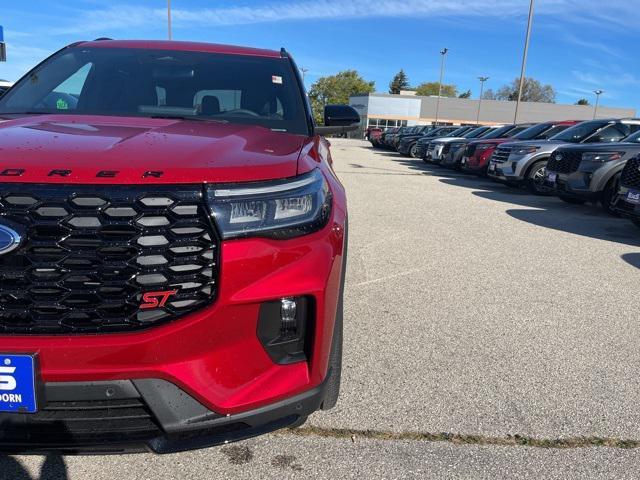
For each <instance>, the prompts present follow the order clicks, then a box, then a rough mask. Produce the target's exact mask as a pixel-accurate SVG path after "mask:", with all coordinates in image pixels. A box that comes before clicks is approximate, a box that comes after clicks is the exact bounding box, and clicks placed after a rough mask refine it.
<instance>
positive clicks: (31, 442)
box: [0, 379, 327, 454]
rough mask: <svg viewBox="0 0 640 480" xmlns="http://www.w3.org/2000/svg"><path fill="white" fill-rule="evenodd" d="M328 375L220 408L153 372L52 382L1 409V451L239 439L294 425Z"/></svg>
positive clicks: (161, 447) (100, 449)
mask: <svg viewBox="0 0 640 480" xmlns="http://www.w3.org/2000/svg"><path fill="white" fill-rule="evenodd" d="M326 386H327V381H326V380H325V381H324V382H323V383H322V384H320V385H319V386H317V387H315V388H312V389H310V390H308V391H305V392H303V393H301V394H298V395H296V396H294V397H291V398H288V399H286V400H282V401H280V402H276V403H273V404H271V405H269V406H266V407H262V408H257V409H254V410H251V411H247V412H243V413H239V414H234V415H221V414H219V413H217V412H213V411H211V410H209V409H207V408H206V407H205V406H203V405H202V404H201V403H200V402H198V401H197V400H196V399H194V398H193V397H191V396H190V395H188V394H187V393H186V392H184V391H183V390H181V389H180V388H178V387H177V386H176V385H174V384H172V383H169V382H166V381H163V380H156V379H139V380H132V381H130V380H121V381H112V382H91V383H86V382H85V383H83V382H80V383H49V384H46V385H45V386H44V387H43V391H44V397H45V398H46V401H45V402H43V409H42V410H41V411H40V412H38V413H36V414H31V415H29V414H0V451H1V452H5V453H13V454H17V453H29V454H34V453H45V452H51V451H57V452H58V453H61V454H79V453H93V454H96V453H124V452H143V451H151V452H155V453H173V452H179V451H184V450H193V449H197V448H205V447H211V446H215V445H220V444H224V443H227V442H232V441H237V440H242V439H245V438H249V437H253V436H256V435H261V434H264V433H267V432H270V431H274V430H278V429H280V428H284V427H287V426H290V425H292V424H293V423H295V422H296V421H297V420H298V419H300V418H304V417H307V416H308V415H309V414H311V413H313V412H314V411H315V410H317V409H318V408H320V406H321V405H322V401H323V400H324V397H325V390H326Z"/></svg>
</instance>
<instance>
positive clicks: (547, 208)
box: [375, 151, 640, 268]
mask: <svg viewBox="0 0 640 480" xmlns="http://www.w3.org/2000/svg"><path fill="white" fill-rule="evenodd" d="M375 153H378V154H380V155H384V156H385V157H386V158H388V159H390V160H392V161H393V162H396V163H399V164H401V165H405V166H407V167H408V168H410V169H412V170H416V171H421V172H422V173H424V174H425V175H431V176H436V177H442V178H441V179H440V182H442V183H444V184H446V185H451V186H454V187H461V188H468V189H471V190H473V192H472V194H473V195H476V196H477V197H480V198H485V199H487V200H493V201H496V202H502V203H508V204H511V205H514V206H521V207H528V208H533V209H535V210H516V209H512V210H507V212H506V213H507V214H508V215H509V216H511V217H513V218H515V219H517V220H520V221H523V222H527V223H530V224H533V225H537V226H540V227H545V228H550V229H552V230H558V231H562V232H567V233H572V234H574V235H581V236H584V237H589V238H595V239H598V240H606V241H609V242H616V243H620V244H623V245H630V246H640V232H639V231H638V228H637V227H635V226H634V225H633V224H631V223H630V222H628V221H626V220H624V219H619V218H614V217H611V216H609V215H608V214H606V213H605V212H604V211H603V210H602V209H601V208H600V207H599V206H595V205H589V204H587V205H569V204H566V203H564V202H562V201H561V200H560V199H558V198H556V197H554V196H552V195H550V196H539V195H533V194H531V193H529V192H528V191H527V190H525V189H524V188H517V187H510V186H508V185H504V184H502V183H500V182H494V181H492V180H491V179H487V178H482V177H477V176H475V175H472V174H467V173H464V172H458V171H454V170H451V169H448V168H445V167H441V166H439V165H435V164H431V163H425V162H423V161H422V160H420V159H413V158H407V157H404V156H402V155H400V154H398V153H395V152H388V151H375ZM622 258H623V260H624V261H626V262H627V263H629V264H630V265H633V266H634V267H636V268H640V253H638V254H635V253H634V254H628V255H624V256H623V257H622Z"/></svg>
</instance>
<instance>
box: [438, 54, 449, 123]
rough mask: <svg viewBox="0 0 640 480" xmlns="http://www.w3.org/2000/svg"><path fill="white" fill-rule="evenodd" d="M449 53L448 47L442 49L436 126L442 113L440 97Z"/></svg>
mask: <svg viewBox="0 0 640 480" xmlns="http://www.w3.org/2000/svg"><path fill="white" fill-rule="evenodd" d="M447 53H449V49H448V48H443V49H442V50H440V55H441V56H442V61H441V62H440V81H439V82H438V99H437V100H436V126H437V125H438V115H439V114H440V97H441V96H442V78H443V77H444V61H445V59H446V58H447Z"/></svg>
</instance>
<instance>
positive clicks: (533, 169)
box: [488, 118, 640, 195]
mask: <svg viewBox="0 0 640 480" xmlns="http://www.w3.org/2000/svg"><path fill="white" fill-rule="evenodd" d="M638 130H640V119H635V118H628V119H607V120H592V121H589V122H582V123H579V124H578V125H575V126H574V127H571V128H568V129H567V130H565V131H564V132H561V133H559V134H558V135H556V136H554V137H551V138H550V139H548V140H543V141H540V140H531V141H527V142H513V143H503V144H502V145H500V146H499V147H498V148H497V149H496V151H495V152H494V154H493V156H492V157H491V161H490V163H489V168H488V174H489V176H490V177H491V178H494V179H496V180H500V181H503V182H507V183H509V184H514V185H521V184H524V185H525V186H526V187H527V188H528V189H529V190H530V191H531V192H532V193H535V194H538V195H543V194H547V193H549V188H548V187H547V186H546V185H545V176H546V167H547V161H548V160H549V157H550V156H551V154H552V153H553V152H554V151H555V150H556V149H557V148H558V147H559V146H561V145H566V144H569V143H573V144H586V143H603V142H619V141H620V140H622V139H623V138H625V137H627V136H629V135H630V134H632V133H634V132H636V131H638Z"/></svg>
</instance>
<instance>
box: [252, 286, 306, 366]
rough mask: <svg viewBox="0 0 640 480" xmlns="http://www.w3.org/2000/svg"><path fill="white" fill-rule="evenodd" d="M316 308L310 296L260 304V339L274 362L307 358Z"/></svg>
mask: <svg viewBox="0 0 640 480" xmlns="http://www.w3.org/2000/svg"><path fill="white" fill-rule="evenodd" d="M313 322H314V307H313V299H312V298H311V297H286V298H281V299H280V300H275V301H271V302H265V303H263V304H262V305H260V315H259V318H258V332H257V333H258V338H259V340H260V343H261V344H262V346H263V347H264V349H265V350H266V352H267V353H268V354H269V356H270V357H271V360H273V362H274V363H278V364H280V365H288V364H290V363H296V362H303V361H307V360H308V359H309V357H310V351H311V337H312V332H313Z"/></svg>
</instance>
